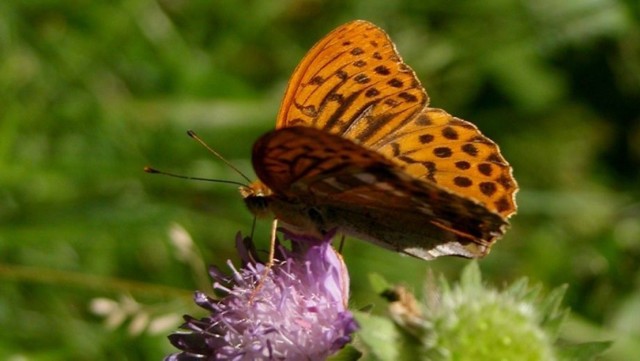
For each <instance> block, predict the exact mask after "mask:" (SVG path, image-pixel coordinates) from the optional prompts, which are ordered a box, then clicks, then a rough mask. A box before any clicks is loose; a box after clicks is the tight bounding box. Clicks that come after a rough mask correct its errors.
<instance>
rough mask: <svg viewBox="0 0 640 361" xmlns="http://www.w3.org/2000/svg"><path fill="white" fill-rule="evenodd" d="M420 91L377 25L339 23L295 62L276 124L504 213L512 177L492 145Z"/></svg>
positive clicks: (510, 200) (509, 208) (511, 202)
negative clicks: (341, 141) (370, 154)
mask: <svg viewBox="0 0 640 361" xmlns="http://www.w3.org/2000/svg"><path fill="white" fill-rule="evenodd" d="M427 103H428V96H427V93H426V91H425V90H424V88H423V87H422V86H421V85H420V82H419V80H418V79H417V77H416V75H415V73H414V72H413V70H411V68H410V67H409V66H407V65H406V64H405V63H404V62H403V61H402V59H401V57H400V55H399V54H398V52H397V51H396V49H395V46H394V44H393V42H392V41H391V39H390V38H389V36H388V35H387V34H386V33H385V32H384V30H382V29H380V28H378V27H377V26H375V25H373V24H371V23H369V22H366V21H361V20H358V21H354V22H350V23H347V24H345V25H343V26H341V27H339V28H337V29H336V30H334V31H333V32H331V33H330V34H329V35H327V36H326V37H325V38H323V39H322V40H320V41H319V42H318V43H317V44H316V45H315V46H314V47H313V48H312V49H311V50H310V51H309V52H308V53H307V55H306V56H305V57H304V59H303V60H302V62H301V63H300V64H299V65H298V67H297V68H296V70H295V71H294V73H293V76H292V78H291V80H290V82H289V85H288V88H287V91H286V93H285V97H284V100H283V102H282V105H281V108H280V113H279V114H278V122H277V125H276V128H283V127H290V126H297V125H300V126H308V127H314V128H318V129H322V130H324V131H325V132H329V133H332V134H338V135H340V136H342V137H344V138H347V139H351V140H353V141H354V142H356V143H358V144H361V145H363V146H365V147H366V148H369V149H372V150H376V151H378V152H380V153H381V154H384V155H385V156H387V157H388V158H389V159H392V160H393V161H394V162H395V163H396V164H398V165H400V166H401V167H402V168H403V169H404V171H406V172H407V173H408V174H410V175H412V176H413V177H415V178H418V179H423V180H425V181H429V182H433V183H437V184H438V185H440V186H442V187H445V188H447V189H449V190H451V191H453V192H456V193H457V194H459V195H461V196H464V197H469V198H472V199H474V200H476V201H479V202H482V203H483V204H484V205H485V206H486V207H487V208H489V209H490V210H491V211H494V212H497V213H499V214H501V215H502V216H503V217H505V218H508V217H509V216H511V215H512V214H513V213H515V210H516V205H515V193H516V191H517V189H518V188H517V185H516V182H515V180H514V178H513V176H512V175H511V167H510V166H509V164H508V163H507V162H506V161H505V159H504V158H503V157H502V155H501V154H500V150H499V148H498V146H497V145H496V144H495V143H494V142H492V141H491V140H490V139H488V138H487V137H485V136H484V135H482V134H481V133H480V131H479V130H478V129H477V128H476V127H475V126H474V125H473V124H471V123H469V122H466V121H464V120H461V119H458V118H455V117H452V116H451V115H449V114H448V113H446V112H445V111H443V110H440V109H434V108H426V105H427Z"/></svg>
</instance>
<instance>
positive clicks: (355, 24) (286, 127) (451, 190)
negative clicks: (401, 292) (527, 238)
mask: <svg viewBox="0 0 640 361" xmlns="http://www.w3.org/2000/svg"><path fill="white" fill-rule="evenodd" d="M428 101H429V98H428V96H427V93H426V91H425V89H424V88H423V87H422V85H421V84H420V81H419V80H418V79H417V77H416V75H415V73H414V72H413V70H412V69H411V68H410V67H409V66H407V65H406V64H405V63H404V62H403V61H402V59H401V57H400V55H399V54H398V52H397V51H396V48H395V45H394V44H393V42H392V41H391V39H390V38H389V36H388V35H387V34H386V33H385V32H384V30H382V29H381V28H379V27H377V26H376V25H374V24H372V23H370V22H367V21H362V20H356V21H352V22H349V23H347V24H344V25H342V26H340V27H338V28H337V29H335V30H334V31H332V32H331V33H329V34H328V35H327V36H326V37H324V38H323V39H322V40H320V41H319V42H318V43H317V44H316V45H315V46H314V47H313V48H312V49H311V50H310V51H309V52H308V53H307V55H306V56H305V57H304V58H303V59H302V61H301V63H300V64H299V65H298V67H297V68H296V69H295V71H294V73H293V75H292V76H291V79H290V81H289V84H288V87H287V90H286V92H285V95H284V99H283V101H282V104H281V107H280V112H279V113H278V116H277V123H276V129H275V130H273V131H271V132H268V133H267V134H265V135H263V136H262V137H260V138H259V139H258V140H257V141H256V142H255V144H254V146H253V152H252V163H253V167H254V169H255V172H256V174H257V176H258V179H259V180H258V181H256V182H254V183H252V184H251V185H249V186H247V187H242V188H241V190H240V191H241V194H242V196H243V197H244V200H245V203H246V204H247V206H248V207H249V209H250V210H251V211H252V212H253V213H254V214H256V215H258V216H260V215H272V216H274V217H275V219H276V221H277V222H280V225H281V226H282V228H284V230H285V231H286V232H287V233H289V234H293V235H298V236H301V237H302V236H304V237H312V238H321V237H323V236H325V235H327V234H329V233H331V232H335V231H338V232H341V233H342V234H345V235H350V236H355V237H357V238H361V239H363V240H366V241H370V242H373V243H375V244H378V245H380V246H382V247H385V248H389V249H392V250H395V251H398V252H402V253H405V254H408V255H411V256H415V257H418V258H422V259H425V260H430V259H433V258H436V257H439V256H445V255H452V256H461V257H467V258H477V257H482V256H484V255H486V254H487V253H488V252H489V250H490V248H491V246H492V245H493V243H495V242H496V240H497V239H499V238H500V237H501V236H503V234H504V233H505V231H506V229H507V227H508V218H509V217H510V216H511V215H512V214H514V213H515V211H516V203H515V193H516V191H517V190H518V187H517V184H516V181H515V179H514V178H513V176H512V170H511V167H510V166H509V164H508V163H507V161H506V160H505V159H504V158H503V157H502V155H501V154H500V150H499V148H498V146H497V145H496V144H495V143H494V142H493V141H491V140H490V139H488V138H487V137H485V136H484V135H482V134H481V133H480V131H479V130H478V129H477V128H476V126H475V125H473V124H471V123H469V122H467V121H464V120H462V119H458V118H456V117H453V116H452V115H450V114H448V113H447V112H445V111H444V110H442V109H437V108H430V107H428Z"/></svg>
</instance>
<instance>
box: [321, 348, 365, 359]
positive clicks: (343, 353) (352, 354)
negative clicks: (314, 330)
mask: <svg viewBox="0 0 640 361" xmlns="http://www.w3.org/2000/svg"><path fill="white" fill-rule="evenodd" d="M361 357H362V352H360V351H359V350H358V349H357V348H355V347H354V346H353V345H347V346H345V347H344V348H343V349H342V350H340V351H338V353H336V354H334V355H332V356H330V357H329V358H328V359H327V360H329V361H356V360H359V359H360V358H361Z"/></svg>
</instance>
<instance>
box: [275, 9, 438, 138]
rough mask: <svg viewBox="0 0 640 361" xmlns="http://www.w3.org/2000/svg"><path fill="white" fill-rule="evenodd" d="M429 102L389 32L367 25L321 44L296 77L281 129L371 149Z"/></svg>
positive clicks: (351, 26) (350, 26) (342, 30)
mask: <svg viewBox="0 0 640 361" xmlns="http://www.w3.org/2000/svg"><path fill="white" fill-rule="evenodd" d="M427 102H428V97H427V93H426V92H425V90H424V88H423V87H422V85H420V81H419V80H418V78H417V77H416V75H415V73H414V72H413V70H411V68H409V67H408V66H407V65H406V64H405V63H403V62H402V59H401V57H400V55H399V54H398V52H397V51H396V49H395V45H394V44H393V42H392V41H391V39H389V36H388V35H387V34H386V33H385V32H384V30H382V29H380V28H379V27H377V26H375V25H373V24H371V23H369V22H366V21H362V20H357V21H353V22H350V23H347V24H345V25H343V26H341V27H339V28H337V29H335V30H334V31H333V32H331V33H330V34H329V35H327V36H325V37H324V38H323V39H322V40H320V41H319V42H318V43H317V44H316V45H315V46H314V47H313V48H312V49H311V50H310V51H309V52H308V53H307V55H306V56H305V57H304V59H303V60H302V61H301V62H300V64H299V65H298V67H297V68H296V70H295V71H294V73H293V76H292V77H291V79H290V81H289V85H288V87H287V90H286V92H285V96H284V99H283V101H282V104H281V107H280V113H279V114H278V122H277V124H276V128H283V127H290V126H297V125H300V126H307V127H314V128H319V129H323V130H324V131H326V132H329V133H333V134H339V135H341V136H342V137H345V138H348V139H351V140H354V141H355V142H357V143H372V142H375V141H377V140H378V139H379V138H380V137H382V136H383V135H384V134H389V133H392V132H393V131H394V130H395V129H397V128H398V127H400V126H402V125H403V124H405V123H406V122H408V121H410V120H411V119H412V118H413V117H414V116H415V115H416V114H418V112H419V111H420V110H422V109H423V108H424V107H425V106H426V104H427Z"/></svg>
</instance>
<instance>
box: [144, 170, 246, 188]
mask: <svg viewBox="0 0 640 361" xmlns="http://www.w3.org/2000/svg"><path fill="white" fill-rule="evenodd" d="M144 171H145V172H147V173H150V174H162V175H167V176H169V177H174V178H180V179H188V180H197V181H204V182H213V183H227V184H235V185H238V186H242V187H247V185H246V184H244V183H240V182H235V181H230V180H226V179H212V178H200V177H189V176H186V175H180V174H175V173H169V172H165V171H161V170H157V169H155V168H151V167H149V166H146V167H144Z"/></svg>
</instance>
